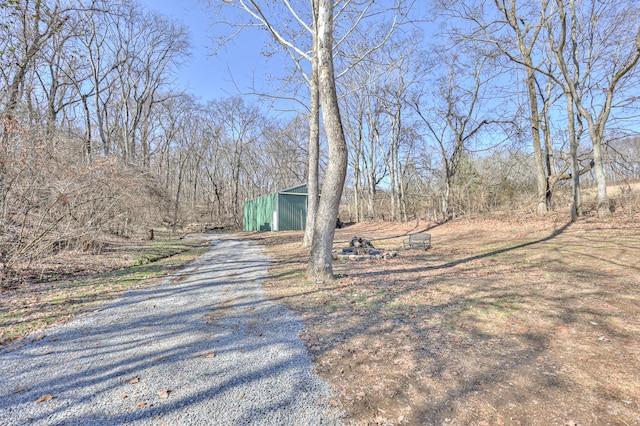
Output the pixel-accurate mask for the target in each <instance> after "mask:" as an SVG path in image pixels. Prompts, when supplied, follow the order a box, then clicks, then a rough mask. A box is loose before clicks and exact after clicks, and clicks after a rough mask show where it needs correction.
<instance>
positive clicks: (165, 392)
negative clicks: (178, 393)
mask: <svg viewBox="0 0 640 426" xmlns="http://www.w3.org/2000/svg"><path fill="white" fill-rule="evenodd" d="M170 393H171V391H170V390H169V389H164V390H161V391H160V392H158V396H159V397H160V398H162V399H166V398H169V394H170Z"/></svg>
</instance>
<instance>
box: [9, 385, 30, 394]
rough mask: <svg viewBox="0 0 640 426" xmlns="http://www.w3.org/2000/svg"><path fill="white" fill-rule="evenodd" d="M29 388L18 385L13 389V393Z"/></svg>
mask: <svg viewBox="0 0 640 426" xmlns="http://www.w3.org/2000/svg"><path fill="white" fill-rule="evenodd" d="M28 390H29V387H28V386H16V388H15V389H14V390H13V393H20V392H26V391H28Z"/></svg>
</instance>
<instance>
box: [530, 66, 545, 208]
mask: <svg viewBox="0 0 640 426" xmlns="http://www.w3.org/2000/svg"><path fill="white" fill-rule="evenodd" d="M525 64H526V65H527V91H528V93H529V107H530V110H531V117H530V118H529V122H530V126H531V142H532V144H533V158H534V161H535V164H536V181H537V183H538V201H537V204H536V214H537V215H538V216H544V215H546V214H547V213H548V212H549V208H548V205H547V187H548V182H547V174H546V172H545V168H544V160H543V157H542V147H541V143H540V115H539V113H538V95H537V93H536V82H535V81H536V80H535V71H534V70H533V67H532V63H531V59H530V58H525Z"/></svg>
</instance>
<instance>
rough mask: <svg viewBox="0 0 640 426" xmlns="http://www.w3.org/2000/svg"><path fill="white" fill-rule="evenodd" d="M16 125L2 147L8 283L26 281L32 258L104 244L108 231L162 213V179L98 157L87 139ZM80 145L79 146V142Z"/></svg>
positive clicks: (0, 270)
mask: <svg viewBox="0 0 640 426" xmlns="http://www.w3.org/2000/svg"><path fill="white" fill-rule="evenodd" d="M40 136H41V135H40V134H39V133H38V131H37V130H24V129H20V128H14V129H12V131H11V134H10V135H9V138H10V144H8V148H7V149H5V150H4V151H3V152H2V153H1V155H2V157H1V159H0V163H1V167H2V177H1V180H0V185H1V186H0V190H1V194H0V195H1V197H2V199H1V202H2V204H1V208H2V218H1V220H0V234H1V235H2V238H1V239H0V284H1V286H2V287H3V288H6V287H11V286H13V285H15V284H18V283H19V280H20V276H21V271H23V270H24V269H26V268H28V267H29V266H30V265H31V264H32V262H34V261H36V260H38V259H42V258H46V257H47V256H50V255H52V254H55V253H56V252H59V251H61V250H68V249H77V250H84V251H92V252H99V251H100V250H101V247H102V245H101V243H100V236H101V235H102V233H103V232H111V233H114V234H118V235H122V236H130V235H131V234H132V233H133V232H134V230H136V228H141V227H142V226H146V225H147V224H148V223H150V222H153V221H154V219H155V218H158V217H160V216H161V214H162V211H164V210H166V207H165V206H164V204H165V201H164V196H163V194H162V192H161V191H160V190H159V189H158V186H157V185H156V183H155V181H154V179H152V177H151V176H150V175H149V174H148V173H144V172H142V171H141V170H139V169H136V168H132V167H130V166H126V165H124V164H123V163H122V162H119V161H117V160H116V159H114V158H101V159H98V160H95V161H93V162H92V163H90V164H87V162H86V161H85V160H84V159H83V157H82V155H77V154H76V153H78V152H80V153H81V152H82V151H81V149H82V148H81V141H80V140H77V141H76V140H73V138H66V139H64V140H63V139H61V138H60V137H57V138H53V139H44V138H41V137H40ZM76 149H77V150H76Z"/></svg>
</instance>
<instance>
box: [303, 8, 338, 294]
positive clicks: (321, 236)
mask: <svg viewBox="0 0 640 426" xmlns="http://www.w3.org/2000/svg"><path fill="white" fill-rule="evenodd" d="M333 17H334V15H333V2H332V0H318V21H317V22H318V25H317V32H318V35H317V43H318V46H317V52H318V82H319V91H320V102H321V104H322V113H323V114H322V117H323V121H324V128H325V132H326V134H327V139H328V142H329V159H328V163H327V170H326V172H325V178H324V183H323V185H322V197H321V198H320V204H319V206H318V217H317V219H316V226H315V232H314V239H313V243H312V244H311V255H310V257H309V264H308V266H307V275H308V276H309V278H310V279H313V280H315V281H317V282H324V281H327V280H332V279H333V266H332V255H331V250H332V248H333V236H334V233H335V225H336V217H337V216H338V207H339V205H340V198H341V197H342V188H343V186H344V181H345V177H346V174H347V161H348V153H347V143H346V140H345V137H344V131H343V128H342V120H341V117H340V108H339V106H338V95H337V92H336V82H335V71H334V68H333V46H334V45H333Z"/></svg>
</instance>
